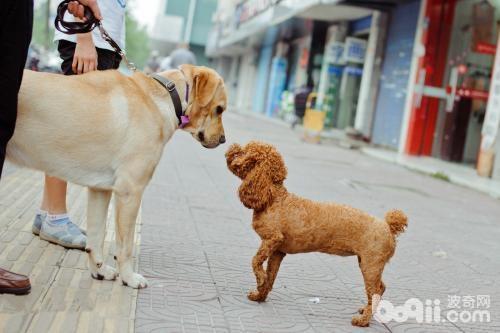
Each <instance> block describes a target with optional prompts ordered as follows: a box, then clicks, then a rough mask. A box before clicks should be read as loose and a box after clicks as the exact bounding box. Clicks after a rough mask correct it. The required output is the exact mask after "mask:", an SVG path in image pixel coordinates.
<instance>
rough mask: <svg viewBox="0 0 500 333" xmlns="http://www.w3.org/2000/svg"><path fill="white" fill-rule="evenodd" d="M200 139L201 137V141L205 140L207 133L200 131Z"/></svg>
mask: <svg viewBox="0 0 500 333" xmlns="http://www.w3.org/2000/svg"><path fill="white" fill-rule="evenodd" d="M198 139H200V141H201V142H203V141H205V134H204V133H203V132H198Z"/></svg>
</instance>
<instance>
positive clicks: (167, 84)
mask: <svg viewBox="0 0 500 333" xmlns="http://www.w3.org/2000/svg"><path fill="white" fill-rule="evenodd" d="M151 77H152V78H153V79H155V80H156V81H157V82H158V83H159V84H161V85H162V86H163V87H164V88H165V89H167V91H168V93H169V94H170V97H171V98H172V103H173V104H174V109H175V115H176V116H177V120H178V125H179V127H180V128H184V127H185V126H186V125H187V124H189V116H186V114H185V112H184V110H182V103H181V98H180V97H179V93H178V92H177V89H176V88H175V83H174V82H172V81H170V80H169V79H167V78H164V77H163V76H160V75H158V74H151ZM188 97H189V85H188V84H187V83H186V102H187V101H188Z"/></svg>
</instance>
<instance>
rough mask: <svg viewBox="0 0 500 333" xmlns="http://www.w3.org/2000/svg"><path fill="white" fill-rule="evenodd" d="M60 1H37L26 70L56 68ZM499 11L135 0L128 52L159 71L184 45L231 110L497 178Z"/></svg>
mask: <svg viewBox="0 0 500 333" xmlns="http://www.w3.org/2000/svg"><path fill="white" fill-rule="evenodd" d="M57 5H58V1H57V0H37V1H36V7H37V10H36V17H35V28H34V29H35V30H34V38H33V46H32V51H31V55H32V56H31V59H32V60H30V61H28V65H27V66H28V67H31V68H35V67H38V68H40V69H42V70H51V71H57V70H58V66H59V59H58V57H57V55H56V52H55V44H54V43H53V42H52V34H53V19H54V12H55V8H56V7H57ZM499 9H500V0H489V1H486V0H442V1H437V0H406V1H405V0H401V1H397V0H219V1H217V0H148V1H139V0H136V1H128V2H127V10H128V12H127V19H126V50H127V54H128V56H129V58H130V59H131V60H132V61H133V62H134V63H135V64H136V65H137V66H138V67H139V68H141V69H145V70H146V71H160V70H165V69H168V68H169V56H170V54H171V52H172V51H173V50H175V49H176V48H178V47H179V45H181V44H182V45H184V46H187V47H188V48H189V49H190V50H191V51H192V52H193V53H194V55H195V57H196V62H197V64H199V65H206V66H211V67H213V68H214V69H216V70H217V71H218V72H219V73H220V74H221V75H222V76H223V77H224V79H225V81H226V86H227V89H228V92H229V98H230V105H231V110H232V111H236V112H241V113H249V114H255V115H262V116H264V117H270V118H276V119H280V120H282V121H284V122H287V123H289V124H291V125H292V126H295V125H298V126H299V128H301V123H302V121H303V118H304V116H305V115H306V114H309V115H310V116H311V115H313V114H314V112H317V113H318V115H319V116H320V117H319V118H318V119H320V120H319V121H320V122H321V124H320V126H319V127H320V129H321V132H322V135H326V134H328V133H330V135H345V136H348V137H349V138H352V139H356V140H360V141H361V142H365V143H369V144H371V145H374V146H378V147H383V148H386V149H387V150H388V151H392V152H396V153H397V154H399V155H410V156H422V157H428V158H432V159H434V160H437V161H441V162H446V163H453V165H459V166H460V167H465V168H467V169H469V170H470V169H473V170H475V172H477V174H478V175H479V176H482V177H485V178H494V179H500V158H499V157H498V156H500V144H499V143H498V142H499V140H497V136H498V127H499V122H500V66H496V67H495V65H494V64H495V61H496V60H495V59H496V58H495V54H496V50H497V44H498V43H497V39H498V30H499V27H500V10H499ZM104 15H105V13H104ZM34 63H36V66H35V65H34ZM495 71H498V73H496V72H495ZM308 112H309V113H308ZM309 118H310V117H309ZM305 119H306V120H307V119H308V116H307V115H306V117H305ZM304 125H306V127H307V124H304ZM313 127H314V126H313ZM325 133H326V134H325ZM339 133H340V134H339ZM495 162H496V163H495Z"/></svg>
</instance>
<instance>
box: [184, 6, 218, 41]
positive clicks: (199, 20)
mask: <svg viewBox="0 0 500 333" xmlns="http://www.w3.org/2000/svg"><path fill="white" fill-rule="evenodd" d="M216 9H217V0H197V1H196V9H195V11H194V17H193V28H192V30H191V38H190V43H191V44H195V45H206V42H207V39H208V33H209V32H210V28H211V27H212V15H213V13H214V12H215V10H216Z"/></svg>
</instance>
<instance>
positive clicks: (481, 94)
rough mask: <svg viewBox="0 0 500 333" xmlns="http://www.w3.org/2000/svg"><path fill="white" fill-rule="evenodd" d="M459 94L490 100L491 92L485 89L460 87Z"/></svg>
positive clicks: (465, 96)
mask: <svg viewBox="0 0 500 333" xmlns="http://www.w3.org/2000/svg"><path fill="white" fill-rule="evenodd" d="M457 95H458V96H460V97H464V98H472V99H482V100H485V101H486V100H488V95H489V92H488V91H484V90H474V89H465V88H459V89H457Z"/></svg>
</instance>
